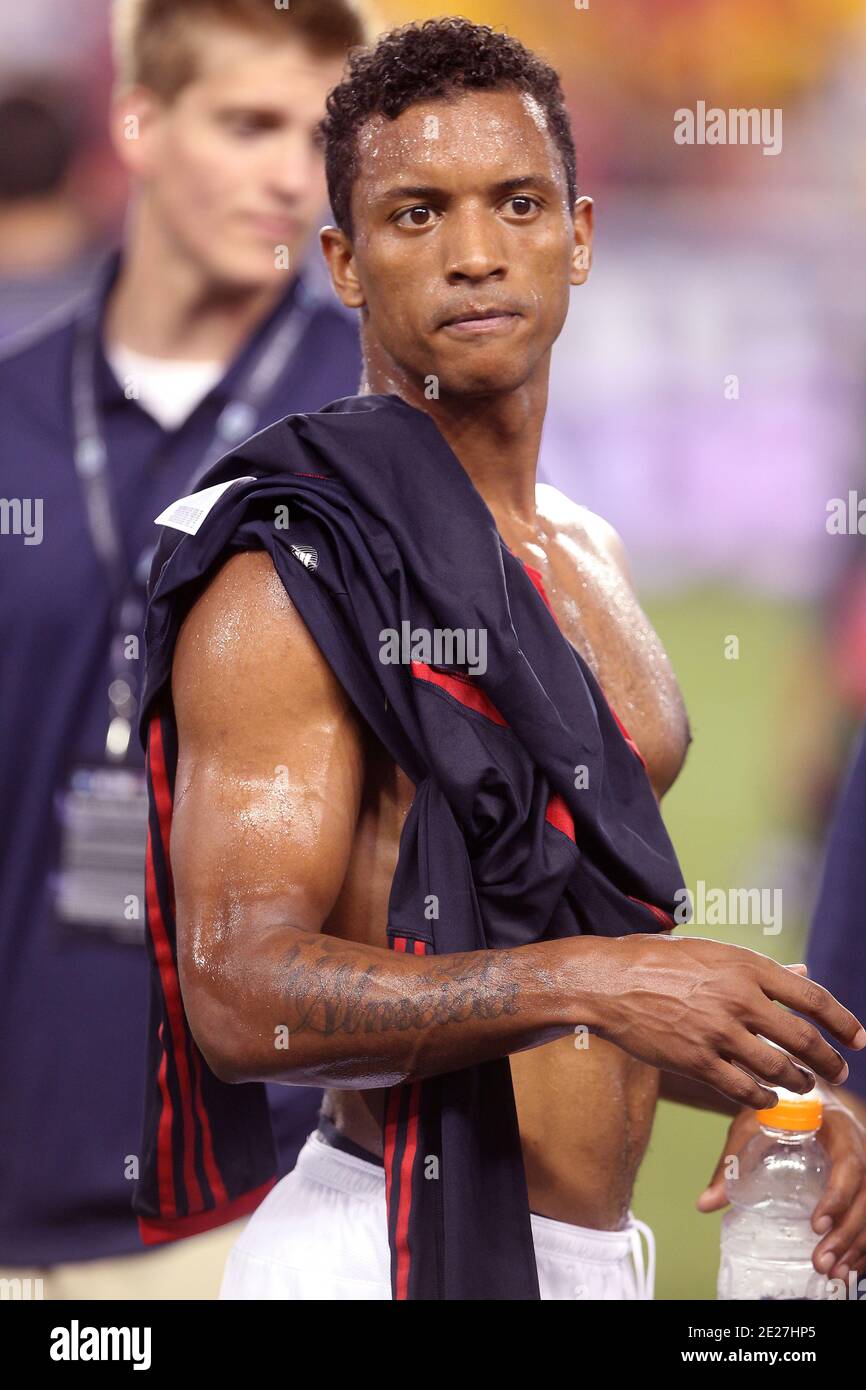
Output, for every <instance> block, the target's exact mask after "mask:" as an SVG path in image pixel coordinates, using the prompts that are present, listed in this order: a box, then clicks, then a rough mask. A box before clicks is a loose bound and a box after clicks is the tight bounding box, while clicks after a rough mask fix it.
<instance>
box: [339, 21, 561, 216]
mask: <svg viewBox="0 0 866 1390" xmlns="http://www.w3.org/2000/svg"><path fill="white" fill-rule="evenodd" d="M467 88H472V89H474V90H475V91H503V90H508V89H511V90H515V91H520V92H528V93H529V94H530V95H531V96H533V97H534V98H535V100H536V101H537V102H538V104H539V106H541V108H542V109H543V111H544V113H545V115H546V117H547V123H548V128H549V130H550V132H551V135H552V137H553V139H554V141H555V143H556V145H557V147H558V149H559V152H560V155H561V156H562V162H563V164H564V165H565V174H566V179H567V183H568V197H569V207H570V208H573V207H574V205H575V203H576V201H577V156H576V154H575V148H574V138H573V136H572V133H571V125H570V123H569V119H568V112H567V110H566V106H565V98H564V96H563V92H562V86H561V84H560V81H559V76H558V74H557V73H556V72H555V71H554V69H553V68H552V67H550V66H549V64H547V63H545V62H544V61H543V59H541V58H539V57H538V56H537V55H536V54H535V53H531V52H530V51H529V49H528V48H524V46H523V44H522V43H520V42H519V41H518V40H517V39H513V38H511V37H510V36H509V35H508V34H503V33H499V32H498V31H496V30H494V29H491V28H490V27H489V25H487V24H473V23H472V21H471V20H468V19H462V18H459V17H452V18H447V19H428V20H426V22H425V23H423V24H405V25H403V26H402V27H400V28H398V29H392V30H390V31H389V32H388V33H387V34H383V35H382V37H381V38H380V39H379V40H378V42H377V43H376V44H374V45H370V46H368V47H358V48H353V49H351V50H350V52H349V58H348V73H347V75H346V77H345V78H344V79H343V81H342V82H341V83H340V84H339V86H337V87H335V88H334V89H333V91H332V92H330V94H329V96H328V99H327V102H326V108H327V114H326V115H325V117H324V118H323V120H322V121H321V122H320V124H319V126H318V130H317V140H318V142H319V144H320V146H323V147H324V151H325V172H326V175H327V179H328V194H329V197H330V201H331V210H332V212H333V214H334V220H335V221H336V224H337V226H338V227H339V228H340V230H341V231H342V232H344V233H345V234H346V235H347V236H348V237H349V238H350V239H351V238H352V236H353V231H354V229H353V226H352V213H351V196H352V186H353V184H354V182H355V180H356V178H357V177H358V173H359V170H360V159H359V155H358V133H359V131H360V130H361V128H362V127H363V125H364V124H365V122H366V121H368V120H369V119H370V117H371V116H373V115H376V114H381V115H383V116H387V117H388V119H389V120H392V121H393V120H396V119H397V117H398V116H399V115H401V113H402V112H403V111H405V110H406V108H407V107H408V106H412V105H413V104H414V103H415V102H418V101H424V100H426V99H428V98H431V97H440V96H446V97H447V96H448V95H451V94H452V93H457V92H460V91H463V90H465V89H467Z"/></svg>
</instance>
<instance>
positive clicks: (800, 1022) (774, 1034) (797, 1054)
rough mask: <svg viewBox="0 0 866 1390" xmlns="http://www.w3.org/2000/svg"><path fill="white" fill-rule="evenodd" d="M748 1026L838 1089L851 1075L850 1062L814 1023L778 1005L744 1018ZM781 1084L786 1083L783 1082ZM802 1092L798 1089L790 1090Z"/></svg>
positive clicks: (762, 1008) (762, 1009)
mask: <svg viewBox="0 0 866 1390" xmlns="http://www.w3.org/2000/svg"><path fill="white" fill-rule="evenodd" d="M743 1022H744V1023H745V1024H746V1027H747V1028H749V1029H750V1030H752V1031H753V1032H755V1033H758V1034H760V1035H761V1036H762V1037H764V1038H768V1039H769V1040H770V1042H774V1043H777V1044H778V1046H779V1047H781V1048H784V1050H785V1052H789V1053H790V1054H791V1055H792V1057H793V1058H794V1059H795V1061H797V1062H801V1063H804V1064H805V1065H806V1066H807V1067H810V1068H811V1070H812V1071H814V1072H817V1074H818V1076H820V1077H822V1078H823V1080H824V1081H829V1082H830V1084H831V1085H834V1086H839V1085H841V1083H842V1082H843V1081H845V1079H846V1078H847V1076H848V1063H847V1062H846V1061H845V1059H844V1057H842V1056H841V1055H840V1053H838V1052H837V1051H836V1049H835V1047H831V1046H830V1044H829V1043H828V1042H826V1041H825V1039H824V1038H823V1037H822V1036H821V1034H820V1033H819V1032H818V1029H817V1028H816V1027H815V1025H814V1024H812V1023H809V1022H808V1020H807V1019H804V1018H797V1016H796V1014H789V1013H788V1012H787V1010H785V1009H780V1008H778V1007H776V1006H775V1005H769V1006H767V1007H763V1006H762V1007H760V1008H759V1009H758V1011H757V1012H756V1013H755V1014H753V1015H752V1016H751V1017H749V1016H748V1015H746V1016H745V1017H744V1019H743ZM779 1084H780V1085H784V1084H785V1083H783V1082H780V1083H779ZM790 1089H792V1090H799V1089H800V1087H799V1086H794V1087H791V1088H790Z"/></svg>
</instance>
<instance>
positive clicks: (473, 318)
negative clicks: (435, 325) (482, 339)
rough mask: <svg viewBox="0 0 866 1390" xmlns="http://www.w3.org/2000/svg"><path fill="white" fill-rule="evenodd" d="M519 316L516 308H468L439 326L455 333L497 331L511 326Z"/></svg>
mask: <svg viewBox="0 0 866 1390" xmlns="http://www.w3.org/2000/svg"><path fill="white" fill-rule="evenodd" d="M521 317H522V316H521V315H520V314H519V313H518V312H517V310H516V309H481V310H477V311H475V312H473V311H471V310H470V311H467V312H466V313H465V314H459V315H458V316H457V317H455V318H453V319H446V321H445V322H444V323H443V324H441V327H442V328H447V329H452V330H454V331H455V332H457V333H497V332H501V331H502V330H503V329H506V328H510V327H513V325H514V324H515V323H516V322H517V320H518V319H519V318H521Z"/></svg>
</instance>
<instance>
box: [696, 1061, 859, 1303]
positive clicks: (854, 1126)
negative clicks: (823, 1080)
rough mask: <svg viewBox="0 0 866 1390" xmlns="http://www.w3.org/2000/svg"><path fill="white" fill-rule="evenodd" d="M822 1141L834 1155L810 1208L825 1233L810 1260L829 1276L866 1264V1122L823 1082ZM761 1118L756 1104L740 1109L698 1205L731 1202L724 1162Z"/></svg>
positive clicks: (705, 1206) (709, 1207)
mask: <svg viewBox="0 0 866 1390" xmlns="http://www.w3.org/2000/svg"><path fill="white" fill-rule="evenodd" d="M818 1090H819V1092H820V1094H821V1099H822V1100H823V1102H824V1120H823V1124H822V1125H821V1129H820V1131H819V1135H818V1137H819V1141H820V1143H821V1146H822V1148H823V1149H824V1150H825V1152H826V1154H827V1157H828V1158H829V1159H830V1163H831V1169H830V1180H829V1182H828V1184H827V1187H826V1189H825V1191H824V1195H823V1196H822V1198H821V1200H820V1202H819V1203H818V1205H817V1206H816V1207H815V1210H814V1212H813V1214H812V1229H813V1230H814V1231H815V1234H816V1235H819V1236H822V1237H823V1238H822V1239H821V1240H820V1241H819V1242H818V1244H817V1245H816V1246H815V1250H814V1253H813V1255H812V1264H813V1265H814V1267H815V1269H816V1270H817V1271H818V1273H819V1274H823V1275H825V1276H826V1277H827V1278H828V1279H843V1280H845V1279H847V1278H848V1273H849V1270H852V1269H853V1270H856V1271H857V1273H858V1274H862V1273H863V1271H864V1269H866V1127H864V1125H863V1124H861V1122H860V1120H859V1119H858V1118H857V1116H856V1115H855V1114H854V1113H853V1112H852V1111H851V1110H849V1109H848V1107H847V1106H846V1105H843V1104H841V1103H840V1101H839V1100H838V1099H837V1097H836V1096H835V1095H833V1093H832V1092H831V1091H829V1090H828V1089H827V1087H825V1086H819V1087H818ZM759 1129H760V1124H759V1122H758V1120H757V1119H756V1117H755V1112H754V1110H747V1109H744V1110H741V1111H740V1113H739V1115H737V1117H736V1119H735V1120H734V1121H733V1122H732V1124H731V1127H730V1129H729V1130H728V1137H727V1139H726V1140H725V1144H724V1147H723V1149H722V1154H721V1157H720V1158H719V1161H718V1163H717V1164H716V1169H715V1172H714V1173H713V1176H712V1178H711V1179H710V1182H709V1186H708V1187H707V1188H705V1190H704V1191H703V1192H702V1193H701V1195H700V1197H699V1198H698V1201H697V1208H698V1211H703V1212H709V1211H719V1210H720V1209H721V1208H722V1207H724V1206H727V1204H728V1199H727V1196H726V1195H725V1183H724V1175H725V1165H726V1162H727V1160H728V1159H729V1158H731V1157H733V1156H734V1155H736V1154H739V1153H741V1152H742V1150H743V1149H744V1148H745V1146H746V1144H748V1142H749V1140H750V1139H751V1138H752V1136H753V1135H755V1134H757V1133H758V1131H759Z"/></svg>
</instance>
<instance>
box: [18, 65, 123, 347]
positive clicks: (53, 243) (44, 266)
mask: <svg viewBox="0 0 866 1390" xmlns="http://www.w3.org/2000/svg"><path fill="white" fill-rule="evenodd" d="M80 136H81V131H80V129H79V121H78V119H77V118H76V115H75V112H74V110H73V105H72V95H71V92H67V91H65V90H64V89H63V88H62V87H61V86H57V85H54V84H51V83H50V82H45V83H41V82H38V81H26V82H22V83H16V84H14V85H12V86H11V87H9V88H7V89H6V90H4V92H3V94H2V96H0V338H5V337H7V336H8V335H9V334H11V333H14V332H16V331H18V330H19V329H22V328H25V327H27V326H28V325H29V324H31V323H33V322H34V321H36V320H38V319H39V318H41V317H42V316H43V315H44V314H46V313H47V312H48V311H49V310H52V309H56V308H57V307H58V305H60V304H63V303H66V302H69V301H71V300H72V299H74V298H75V297H76V296H77V295H78V294H80V293H81V292H82V291H83V290H84V288H85V287H86V286H87V285H89V283H90V282H91V281H92V279H93V276H94V274H95V272H96V269H97V264H98V260H99V254H98V253H97V251H96V249H95V246H94V235H93V228H92V227H91V226H90V224H89V220H88V217H87V213H86V211H85V208H84V207H83V206H82V203H81V201H80V200H79V199H78V198H77V197H76V196H75V191H74V188H73V186H72V185H73V178H72V171H73V166H74V163H75V158H76V154H77V151H78V147H79V142H80Z"/></svg>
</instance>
